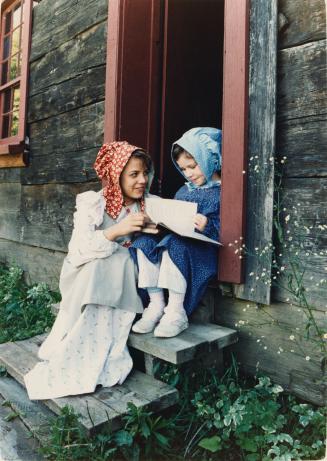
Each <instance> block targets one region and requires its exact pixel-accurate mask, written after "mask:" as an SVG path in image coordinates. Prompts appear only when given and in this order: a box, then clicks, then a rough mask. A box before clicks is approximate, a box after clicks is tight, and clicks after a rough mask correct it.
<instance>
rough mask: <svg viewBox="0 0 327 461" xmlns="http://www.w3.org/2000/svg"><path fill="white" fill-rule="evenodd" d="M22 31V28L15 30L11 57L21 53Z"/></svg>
mask: <svg viewBox="0 0 327 461" xmlns="http://www.w3.org/2000/svg"><path fill="white" fill-rule="evenodd" d="M20 30H21V28H20V27H18V29H16V30H14V32H13V33H12V36H11V37H12V38H11V53H10V54H11V55H13V54H16V53H17V52H18V51H19V37H20Z"/></svg>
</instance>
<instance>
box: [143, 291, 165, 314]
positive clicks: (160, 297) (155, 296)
mask: <svg viewBox="0 0 327 461" xmlns="http://www.w3.org/2000/svg"><path fill="white" fill-rule="evenodd" d="M147 292H148V294H149V296H150V303H149V305H148V307H147V309H151V311H153V312H156V313H158V314H163V311H164V308H165V297H164V292H163V290H162V289H160V288H158V289H156V291H152V289H151V288H149V289H148V290H147Z"/></svg>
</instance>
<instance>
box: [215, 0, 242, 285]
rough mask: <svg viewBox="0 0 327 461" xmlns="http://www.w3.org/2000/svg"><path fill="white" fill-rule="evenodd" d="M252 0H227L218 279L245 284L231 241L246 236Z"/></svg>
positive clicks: (240, 263) (239, 260)
mask: <svg viewBox="0 0 327 461" xmlns="http://www.w3.org/2000/svg"><path fill="white" fill-rule="evenodd" d="M248 16H249V1H248V0H225V37H224V83H223V123H222V130H223V146H222V152H223V163H222V197H221V214H220V216H221V231H220V241H221V242H222V243H223V245H224V246H223V247H222V248H220V250H219V251H220V253H219V274H218V278H219V280H221V281H224V282H234V283H241V282H242V280H243V274H242V272H243V271H242V260H241V259H239V255H238V254H235V249H234V248H233V247H230V246H229V245H228V244H229V243H230V242H234V241H235V240H238V241H239V239H240V237H243V236H244V231H245V186H246V182H245V180H246V176H245V175H244V174H243V171H244V170H245V169H246V151H247V110H248V33H249V32H248Z"/></svg>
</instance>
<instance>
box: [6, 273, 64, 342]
mask: <svg viewBox="0 0 327 461" xmlns="http://www.w3.org/2000/svg"><path fill="white" fill-rule="evenodd" d="M59 300H60V295H59V293H56V292H53V291H51V290H49V289H48V287H47V286H46V285H45V284H44V283H38V284H34V285H32V286H28V285H27V284H26V282H25V281H24V279H23V271H22V269H20V268H18V267H10V268H7V267H5V266H3V265H0V343H4V342H7V341H17V340H21V339H26V338H29V337H31V336H35V335H38V334H41V333H44V332H45V331H47V330H48V329H50V328H51V326H52V324H53V321H54V315H53V313H52V312H51V304H53V303H55V302H58V301H59Z"/></svg>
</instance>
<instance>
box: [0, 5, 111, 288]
mask: <svg viewBox="0 0 327 461" xmlns="http://www.w3.org/2000/svg"><path fill="white" fill-rule="evenodd" d="M107 8H108V2H107V0H79V1H78V2H76V1H73V0H69V1H67V0H55V1H53V0H42V2H41V3H40V4H39V5H37V6H36V7H35V8H34V11H33V32H32V46H31V57H30V81H29V100H28V130H29V137H30V154H31V155H30V157H31V158H30V165H29V167H27V168H21V169H16V168H10V169H9V168H8V169H0V210H1V211H0V260H2V261H7V262H11V263H14V262H15V263H17V264H18V265H19V266H20V267H22V268H23V269H25V270H26V273H27V274H28V277H29V278H30V279H31V280H34V281H46V282H48V283H50V285H51V286H52V287H53V288H56V287H58V279H59V272H60V268H61V265H62V260H63V258H64V256H65V251H66V250H67V244H68V242H69V239H70V235H71V231H72V214H73V211H74V204H75V196H76V194H77V193H79V192H82V191H84V190H88V189H90V188H93V189H94V190H97V189H99V187H100V185H99V183H98V181H97V180H96V176H95V173H94V170H93V168H92V165H93V162H94V159H95V156H96V154H97V151H98V148H99V146H100V145H101V144H102V141H103V119H104V88H105V87H104V83H105V64H106V33H107ZM90 12H92V13H91V14H90Z"/></svg>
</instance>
